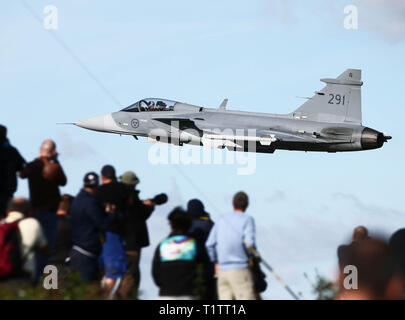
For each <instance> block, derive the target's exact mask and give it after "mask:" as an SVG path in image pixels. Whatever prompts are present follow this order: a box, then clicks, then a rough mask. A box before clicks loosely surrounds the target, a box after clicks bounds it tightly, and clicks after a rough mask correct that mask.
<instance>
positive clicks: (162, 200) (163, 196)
mask: <svg viewBox="0 0 405 320" xmlns="http://www.w3.org/2000/svg"><path fill="white" fill-rule="evenodd" d="M167 199H168V198H167V195H166V193H160V194H158V195H156V196H155V197H154V198H153V199H151V201H152V202H154V203H155V204H157V205H161V204H164V203H166V202H167Z"/></svg>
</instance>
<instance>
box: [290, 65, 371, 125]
mask: <svg viewBox="0 0 405 320" xmlns="http://www.w3.org/2000/svg"><path fill="white" fill-rule="evenodd" d="M321 81H322V82H325V83H326V86H325V87H324V88H323V89H322V90H321V91H316V92H315V95H314V96H313V97H312V98H311V99H309V100H308V101H307V102H305V103H304V104H303V105H302V106H300V107H299V108H298V109H297V110H295V111H294V112H293V113H292V116H293V117H294V118H300V119H308V120H315V121H325V122H353V123H359V124H361V86H362V85H363V82H362V81H361V70H358V69H347V70H346V71H345V72H343V73H342V74H341V75H340V76H339V77H337V78H336V79H321Z"/></svg>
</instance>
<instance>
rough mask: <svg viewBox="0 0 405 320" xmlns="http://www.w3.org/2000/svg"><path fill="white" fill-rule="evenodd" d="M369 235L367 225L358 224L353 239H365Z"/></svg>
mask: <svg viewBox="0 0 405 320" xmlns="http://www.w3.org/2000/svg"><path fill="white" fill-rule="evenodd" d="M367 237H368V230H367V228H366V227H363V226H358V227H356V228H355V229H354V231H353V241H360V240H364V239H366V238H367Z"/></svg>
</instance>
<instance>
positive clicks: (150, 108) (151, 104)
mask: <svg viewBox="0 0 405 320" xmlns="http://www.w3.org/2000/svg"><path fill="white" fill-rule="evenodd" d="M148 109H149V110H155V102H154V101H149V102H148Z"/></svg>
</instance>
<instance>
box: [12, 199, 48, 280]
mask: <svg viewBox="0 0 405 320" xmlns="http://www.w3.org/2000/svg"><path fill="white" fill-rule="evenodd" d="M28 213H29V203H28V201H27V200H26V199H23V198H16V199H13V200H10V202H9V205H8V208H7V217H6V219H5V222H6V223H13V222H16V221H18V229H19V231H20V252H21V260H20V261H21V263H22V268H21V270H20V271H17V273H16V274H15V277H14V278H18V279H26V280H27V281H31V282H34V280H35V276H36V274H37V272H36V264H35V256H36V255H37V254H38V253H41V254H42V255H47V254H48V252H49V250H48V243H47V240H46V237H45V235H44V232H43V230H42V227H41V225H40V224H39V223H38V221H37V220H36V219H34V218H30V217H27V216H28Z"/></svg>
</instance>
